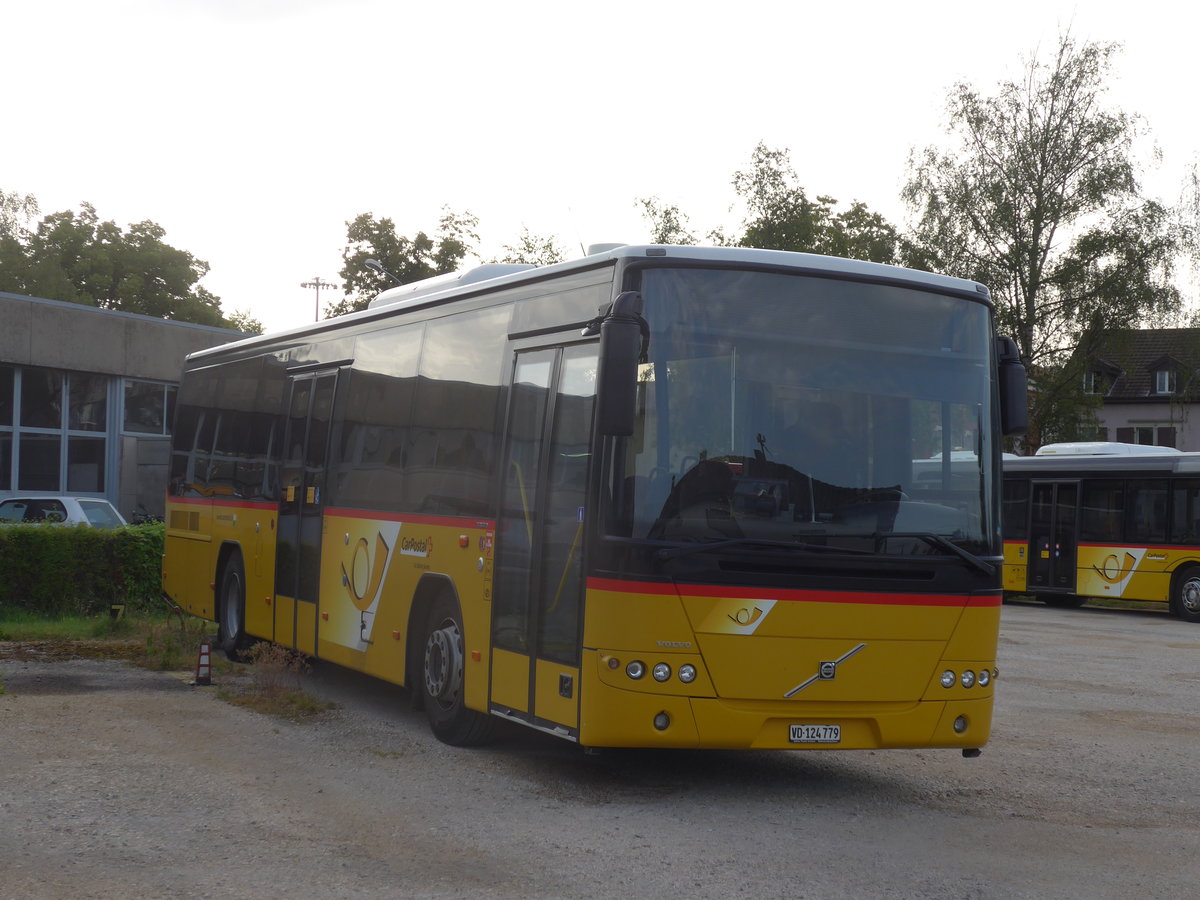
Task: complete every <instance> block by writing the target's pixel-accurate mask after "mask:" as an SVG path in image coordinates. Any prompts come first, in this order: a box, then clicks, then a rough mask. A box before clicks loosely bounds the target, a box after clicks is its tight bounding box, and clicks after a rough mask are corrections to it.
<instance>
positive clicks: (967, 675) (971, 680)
mask: <svg viewBox="0 0 1200 900" xmlns="http://www.w3.org/2000/svg"><path fill="white" fill-rule="evenodd" d="M962 686H963V687H965V688H972V687H975V673H974V672H972V671H971V670H970V669H967V671H965V672H963V673H962Z"/></svg>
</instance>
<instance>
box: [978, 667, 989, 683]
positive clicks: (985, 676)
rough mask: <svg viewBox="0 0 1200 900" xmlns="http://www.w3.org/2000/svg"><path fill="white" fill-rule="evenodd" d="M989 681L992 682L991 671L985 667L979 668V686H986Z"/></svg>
mask: <svg viewBox="0 0 1200 900" xmlns="http://www.w3.org/2000/svg"><path fill="white" fill-rule="evenodd" d="M991 683H992V673H991V672H989V671H988V670H987V669H980V670H979V686H980V687H987V686H988V685H989V684H991Z"/></svg>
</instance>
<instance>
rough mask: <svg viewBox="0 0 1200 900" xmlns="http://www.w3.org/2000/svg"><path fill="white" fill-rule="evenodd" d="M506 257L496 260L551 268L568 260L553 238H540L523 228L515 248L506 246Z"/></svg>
mask: <svg viewBox="0 0 1200 900" xmlns="http://www.w3.org/2000/svg"><path fill="white" fill-rule="evenodd" d="M504 251H505V253H504V256H503V257H502V258H501V259H497V260H494V261H495V262H502V263H524V264H526V265H531V266H549V265H553V264H554V263H560V262H562V261H563V260H564V259H566V258H567V256H566V252H565V251H564V250H563V249H562V248H561V247H559V246H558V243H557V242H556V241H555V240H554V238H552V237H546V238H544V237H538V236H537V235H536V234H533V233H532V232H530V230H529V228H528V227H525V226H522V228H521V236H520V237H519V238H517V243H516V245H515V246H512V245H509V244H505V245H504Z"/></svg>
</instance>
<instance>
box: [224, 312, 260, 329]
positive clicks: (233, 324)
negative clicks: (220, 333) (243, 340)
mask: <svg viewBox="0 0 1200 900" xmlns="http://www.w3.org/2000/svg"><path fill="white" fill-rule="evenodd" d="M229 327H230V328H232V329H233V330H234V331H240V332H241V333H242V334H262V333H263V323H262V322H261V321H260V320H258V319H256V318H254V317H253V316H252V315H250V311H249V310H241V309H238V310H234V312H233V314H232V315H231V316H230V317H229Z"/></svg>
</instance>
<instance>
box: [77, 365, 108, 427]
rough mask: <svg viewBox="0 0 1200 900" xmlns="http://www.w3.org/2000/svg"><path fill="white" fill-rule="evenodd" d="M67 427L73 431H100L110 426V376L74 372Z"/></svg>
mask: <svg viewBox="0 0 1200 900" xmlns="http://www.w3.org/2000/svg"><path fill="white" fill-rule="evenodd" d="M70 383H71V389H70V392H69V393H70V406H69V408H68V413H67V427H68V428H70V429H71V430H72V431H100V432H103V431H104V430H105V429H106V428H107V427H108V378H106V377H105V376H103V375H87V374H85V373H83V372H72V373H71V375H70Z"/></svg>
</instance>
